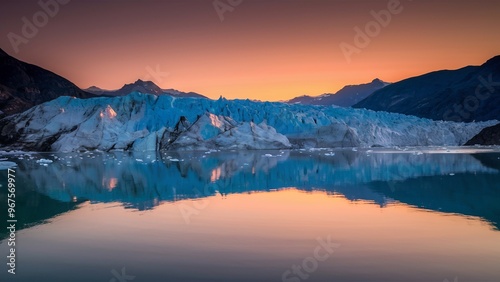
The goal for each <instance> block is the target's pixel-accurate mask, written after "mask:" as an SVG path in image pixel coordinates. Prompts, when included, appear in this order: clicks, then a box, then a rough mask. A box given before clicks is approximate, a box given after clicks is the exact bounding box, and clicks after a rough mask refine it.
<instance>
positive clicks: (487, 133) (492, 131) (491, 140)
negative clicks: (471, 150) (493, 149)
mask: <svg viewBox="0 0 500 282" xmlns="http://www.w3.org/2000/svg"><path fill="white" fill-rule="evenodd" d="M465 145H500V123H499V124H497V125H494V126H490V127H487V128H485V129H483V130H481V132H479V134H477V135H476V136H474V137H473V138H472V139H471V140H469V141H467V143H465Z"/></svg>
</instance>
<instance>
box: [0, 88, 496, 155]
mask: <svg viewBox="0 0 500 282" xmlns="http://www.w3.org/2000/svg"><path fill="white" fill-rule="evenodd" d="M191 123H192V125H191ZM495 123H497V122H495V121H490V122H483V123H468V124H467V123H454V122H442V121H432V120H427V119H420V118H417V117H412V116H405V115H401V114H392V113H385V112H374V111H369V110H361V109H347V108H334V107H323V106H310V105H297V104H295V105H289V104H285V103H270V102H253V101H249V100H231V101H229V100H225V99H219V100H215V101H214V100H208V99H196V98H175V97H171V96H155V95H148V94H141V93H132V94H130V95H127V96H123V97H113V98H104V97H103V98H94V99H86V100H83V99H76V98H71V97H60V98H58V99H55V100H53V101H50V102H47V103H44V104H41V105H38V106H36V107H33V108H31V109H30V110H28V111H26V112H24V113H21V114H17V115H13V116H10V117H7V118H4V119H3V120H0V142H1V146H2V147H5V148H10V149H24V150H35V151H75V150H87V149H91V150H92V149H99V150H111V149H133V150H158V149H210V148H249V149H275V148H289V147H290V146H292V145H294V146H295V147H354V146H362V147H369V146H432V145H437V146H439V145H462V144H464V143H465V142H466V141H467V140H469V139H470V138H471V137H473V136H474V135H476V134H477V133H478V132H479V131H481V129H483V128H484V127H487V126H491V125H493V124H495ZM285 136H286V137H285ZM289 141H291V142H289Z"/></svg>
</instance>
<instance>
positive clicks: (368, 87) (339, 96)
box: [286, 78, 390, 107]
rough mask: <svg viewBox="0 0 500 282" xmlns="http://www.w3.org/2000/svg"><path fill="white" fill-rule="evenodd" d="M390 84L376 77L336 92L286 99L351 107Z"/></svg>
mask: <svg viewBox="0 0 500 282" xmlns="http://www.w3.org/2000/svg"><path fill="white" fill-rule="evenodd" d="M389 84H390V83H387V82H384V81H382V80H381V79H379V78H375V79H373V80H372V81H371V82H368V83H364V84H358V85H346V86H344V87H343V88H342V89H340V90H339V91H337V92H336V93H334V94H332V93H325V94H322V95H320V96H308V95H302V96H298V97H295V98H293V99H291V100H288V101H286V103H290V104H295V103H300V104H305V105H324V106H329V105H336V106H340V107H350V106H352V105H354V104H356V103H358V102H359V101H361V100H363V99H364V98H366V97H367V96H369V95H371V94H372V93H373V92H375V91H376V90H378V89H381V88H383V87H385V86H387V85H389Z"/></svg>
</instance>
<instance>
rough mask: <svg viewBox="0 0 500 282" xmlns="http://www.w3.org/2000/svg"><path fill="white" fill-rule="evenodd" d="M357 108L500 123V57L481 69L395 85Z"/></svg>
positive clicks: (440, 73)
mask: <svg viewBox="0 0 500 282" xmlns="http://www.w3.org/2000/svg"><path fill="white" fill-rule="evenodd" d="M353 107H355V108H365V109H370V110H375V111H386V112H393V113H401V114H406V115H414V116H418V117H422V118H429V119H433V120H448V121H458V122H472V121H485V120H494V119H496V120H500V110H499V109H500V56H496V57H493V58H491V59H490V60H488V61H487V62H485V63H484V64H482V65H481V66H467V67H464V68H461V69H458V70H441V71H435V72H431V73H427V74H424V75H420V76H416V77H412V78H408V79H405V80H402V81H399V82H397V83H393V84H391V85H388V86H387V87H384V88H383V89H380V90H377V91H375V92H374V93H373V94H372V95H370V96H368V97H367V98H366V99H364V100H362V101H360V102H359V103H357V104H356V105H354V106H353Z"/></svg>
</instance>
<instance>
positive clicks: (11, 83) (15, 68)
mask: <svg viewBox="0 0 500 282" xmlns="http://www.w3.org/2000/svg"><path fill="white" fill-rule="evenodd" d="M60 96H74V97H78V98H90V97H95V96H94V95H93V94H91V93H88V92H85V91H83V90H81V89H80V88H78V87H77V86H76V85H74V84H73V83H71V82H70V81H68V80H66V79H65V78H63V77H61V76H59V75H57V74H55V73H53V72H50V71H48V70H45V69H43V68H40V67H38V66H35V65H31V64H28V63H25V62H22V61H19V60H17V59H15V58H13V57H11V56H9V55H8V54H7V53H5V52H4V51H3V50H1V49H0V111H1V113H0V116H4V115H11V114H15V113H20V112H23V111H25V110H27V109H29V108H31V107H33V106H36V105H39V104H41V103H44V102H47V101H50V100H53V99H55V98H57V97H60Z"/></svg>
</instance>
